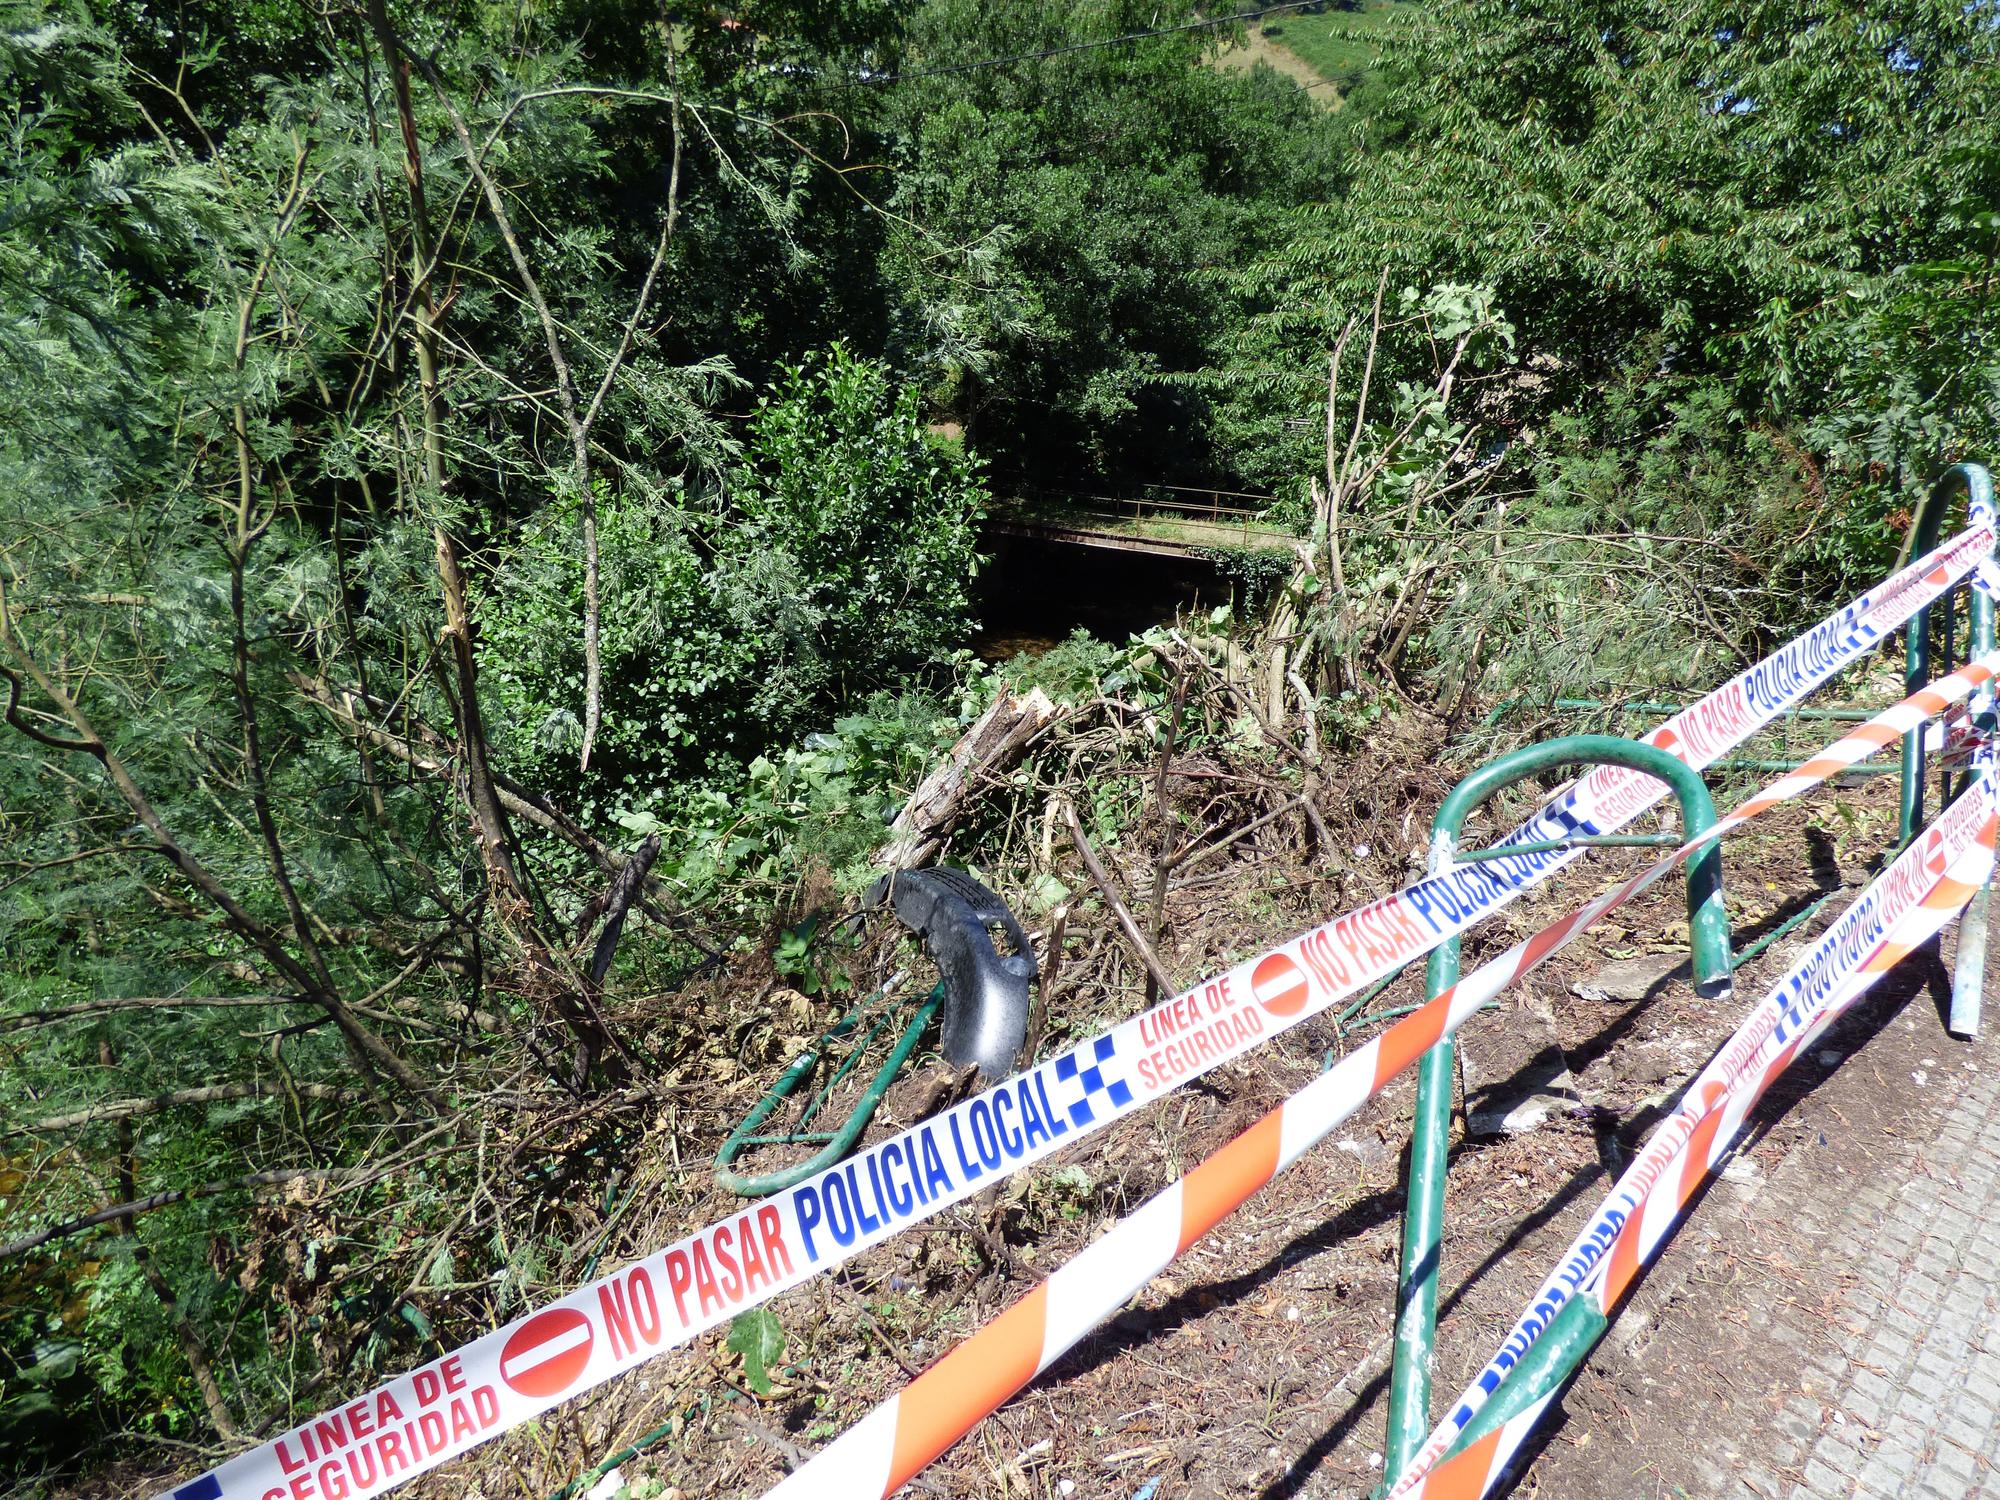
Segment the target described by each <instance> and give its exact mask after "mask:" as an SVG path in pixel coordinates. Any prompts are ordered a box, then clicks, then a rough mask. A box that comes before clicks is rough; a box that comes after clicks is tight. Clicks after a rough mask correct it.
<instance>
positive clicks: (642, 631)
mask: <svg viewBox="0 0 2000 1500" xmlns="http://www.w3.org/2000/svg"><path fill="white" fill-rule="evenodd" d="M741 455H742V456H741V459H740V461H739V462H738V463H737V464H736V465H735V466H734V467H733V468H731V469H730V470H729V471H728V473H727V474H726V476H724V478H723V480H722V481H721V482H720V484H719V485H718V486H717V487H716V488H715V489H714V490H712V491H710V492H708V493H706V494H702V493H697V492H693V491H691V490H690V489H689V488H688V487H686V486H684V485H669V486H668V487H666V488H665V489H664V490H662V491H660V492H659V493H657V494H655V493H648V492H644V491H628V492H625V493H623V494H617V495H614V494H612V493H610V492H608V491H606V492H604V493H602V494H600V496H599V498H598V502H597V514H598V544H599V548H600V550H601V553H602V557H603V582H602V585H601V589H602V596H603V600H604V620H605V625H604V632H603V637H602V648H601V649H602V651H603V656H604V663H605V680H606V682H607V684H608V687H607V690H606V695H605V720H606V729H605V731H604V734H603V736H602V737H601V739H600V741H599V753H598V756H597V758H596V759H595V760H594V761H593V763H592V767H591V770H590V772H589V773H588V774H587V775H583V776H579V774H578V772H577V770H576V751H577V747H578V745H579V743H580V740H581V736H582V724H581V721H580V719H579V716H578V712H577V708H576V705H577V704H578V703H579V702H580V700H581V692H582V684H583V649H582V633H581V621H582V617H583V583H584V566H583V558H582V556H581V554H580V553H579V552H578V550H577V549H576V548H575V547H574V546H573V545H570V544H569V543H568V541H567V539H568V538H570V537H573V536H574V535H575V534H576V531H577V527H578V516H579V512H580V510H581V505H580V501H579V500H578V499H577V497H575V496H574V495H573V494H565V493H563V492H561V491H559V492H558V494H557V496H556V498H555V499H554V500H553V501H552V502H551V503H550V504H549V505H547V506H545V507H544V508H543V509H542V510H541V511H540V512H539V513H538V514H537V515H536V516H535V517H534V518H533V519H532V520H531V521H530V522H529V524H528V525H526V526H525V527H523V528H522V530H521V532H520V533H519V535H518V537H517V539H516V542H515V545H514V546H513V547H512V548H511V549H510V552H509V556H508V558H507V560H506V561H505V563H504V564H503V565H502V566H501V567H500V569H499V570H498V571H497V574H496V577H495V579H494V583H493V587H492V591H491V598H490V600H489V602H488V604H487V607H486V610H485V620H486V624H485V644H486V648H487V657H486V660H487V670H488V677H487V680H488V682H489V683H490V684H491V685H492V688H493V690H494V695H495V699H496V703H497V705H498V707H499V709H500V712H499V714H498V715H497V719H498V721H499V722H500V723H502V724H504V725H506V726H507V734H508V751H509V760H510V761H511V762H512V763H514V764H517V765H521V766H524V767H527V768H529V769H530V772H531V779H532V780H533V781H534V783H535V784H536V785H538V786H543V787H547V788H549V789H551V790H559V791H562V792H563V793H564V795H565V797H566V800H569V801H571V802H572V803H573V804H574V805H575V806H576V807H577V808H578V809H580V810H582V811H584V812H585V813H587V814H589V815H591V816H593V817H595V816H597V815H598V814H600V813H603V812H607V811H611V810H616V809H621V808H622V809H625V810H628V811H629V810H631V809H635V808H640V807H645V808H650V809H653V810H654V811H655V812H656V813H657V812H658V811H659V810H660V808H661V807H662V806H664V805H666V804H669V803H672V802H675V801H678V800H682V799H685V798H686V797H687V796H688V795H689V792H690V791H691V789H692V788H693V787H694V786H695V785H697V784H705V785H707V786H709V787H711V788H713V789H714V790H716V791H717V793H718V794H720V795H724V796H725V797H726V796H728V795H729V793H730V792H732V791H733V790H735V789H736V788H737V787H738V786H739V783H741V782H742V780H743V779H744V777H745V774H746V773H745V767H746V766H747V767H749V770H748V773H747V774H748V781H749V786H748V787H747V788H745V790H746V791H748V792H749V793H750V794H751V795H753V796H754V795H756V794H757V789H758V788H759V787H760V786H769V785H772V784H773V782H774V779H782V778H781V777H780V773H779V769H778V768H780V767H784V768H786V769H787V770H788V771H789V770H792V769H797V770H799V774H800V775H803V776H808V777H810V776H811V775H813V774H815V771H814V770H813V769H805V768H804V766H805V763H804V762H793V761H788V760H786V759H785V757H786V756H789V755H792V754H793V753H794V752H793V751H791V750H788V749H785V748H784V747H786V746H787V745H788V744H790V743H792V742H794V741H796V739H797V738H798V737H799V736H800V735H802V734H804V733H806V732H807V731H808V730H809V729H811V728H812V727H814V726H816V725H821V724H825V723H826V722H827V721H828V719H829V718H831V717H832V716H833V715H834V714H835V713H836V712H837V711H838V709H839V708H840V707H841V706H842V705H843V704H847V703H850V702H856V701H859V700H861V699H863V698H865V697H866V696H867V694H869V693H870V692H872V691H875V690H877V689H882V688H886V687H888V686H890V685H891V684H893V683H896V682H899V681H901V680H903V679H905V678H907V677H910V676H912V675H914V674H915V673H917V672H919V671H920V670H921V669H923V668H925V667H927V666H929V665H930V664H932V663H934V662H936V661H938V660H940V659H942V658H943V657H945V656H947V655H949V653H950V652H951V651H952V650H954V649H956V648H957V647H959V646H960V645H961V644H962V643H963V642H964V640H965V639H966V637H967V635H968V634H969V631H970V628H971V625H970V594H969V589H970V584H971V579H972V576H973V571H974V568H975V565H976V557H975V554H974V552H973V545H974V540H975V537H974V530H973V526H974V521H975V520H976V518H977V517H978V515H979V512H980V507H981V506H982V504H983V503H984V499H985V492H984V489H983V487H982V486H981V484H980V481H979V478H978V474H977V470H976V466H975V465H974V464H973V463H972V462H971V461H970V460H968V459H967V458H966V457H965V456H964V455H963V454H962V453H961V452H959V451H957V450H955V449H954V448H952V447H950V446H948V445H946V444H944V443H942V442H940V441H939V440H937V439H934V438H932V437H931V436H930V435H929V434H928V433H927V431H926V430H925V427H924V424H923V422H922V420H921V418H920V416H919V414H918V409H917V396H916V392H915V391H914V390H913V389H911V388H909V387H907V386H904V387H900V388H899V387H897V386H895V385H894V384H893V383H892V381H891V379H890V377H889V374H888V372H887V371H886V369H884V367H882V366H881V365H879V364H876V363H873V362H870V361H865V360H861V359H858V358H856V357H855V356H853V355H852V354H850V353H849V352H848V351H847V350H846V349H844V348H841V347H838V346H836V347H835V348H834V349H833V350H831V351H829V352H828V353H826V354H825V355H823V356H816V357H813V358H811V359H808V360H807V361H806V362H804V363H802V364H801V365H799V366H798V367H796V368H793V369H791V370H789V371H787V372H786V373H785V374H784V376H783V378H782V383H781V384H780V385H779V387H778V389H777V390H776V391H775V392H773V393H770V394H767V395H766V396H764V397H762V398H760V400H759V402H758V405H757V410H756V412H755V414H754V415H753V416H752V417H751V419H750V422H749V424H748V428H747V430H746V433H745V436H744V439H743V442H742V444H741ZM772 756H775V757H777V759H776V760H772V759H768V758H766V757H772ZM783 800H784V794H783V793H778V794H777V795H776V800H775V802H774V804H773V805H774V806H775V805H776V803H777V802H782V801H783Z"/></svg>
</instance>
